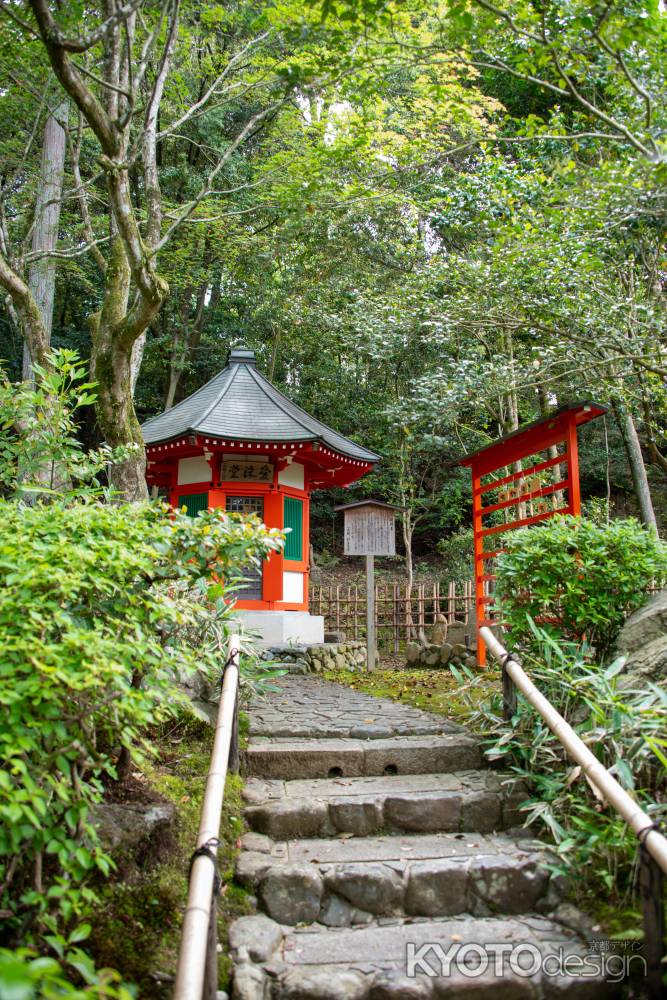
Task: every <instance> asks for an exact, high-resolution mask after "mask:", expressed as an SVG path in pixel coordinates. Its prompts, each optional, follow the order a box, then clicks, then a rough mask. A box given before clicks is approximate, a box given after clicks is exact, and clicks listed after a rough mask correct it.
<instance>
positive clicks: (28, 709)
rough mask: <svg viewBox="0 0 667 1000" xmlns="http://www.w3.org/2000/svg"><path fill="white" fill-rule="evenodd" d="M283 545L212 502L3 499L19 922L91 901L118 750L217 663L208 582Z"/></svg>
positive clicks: (3, 777)
mask: <svg viewBox="0 0 667 1000" xmlns="http://www.w3.org/2000/svg"><path fill="white" fill-rule="evenodd" d="M277 544H278V541H277V539H276V535H275V533H273V535H272V536H269V535H268V534H267V532H266V530H265V529H264V528H262V527H260V526H259V525H258V524H252V523H249V522H243V521H242V520H241V518H240V517H238V516H232V515H227V514H226V513H224V512H223V511H220V510H216V511H207V512H205V513H203V514H201V515H199V516H198V517H197V518H189V517H187V516H186V515H184V514H182V513H180V512H177V513H173V512H172V511H171V510H169V509H167V508H166V507H163V506H161V505H155V504H152V505H151V504H134V505H127V506H108V505H102V504H100V503H97V502H86V501H79V502H76V503H74V504H71V505H65V504H63V503H60V502H58V503H52V504H49V505H46V504H43V503H38V504H36V505H35V506H34V507H28V508H26V507H23V506H21V505H19V504H15V503H8V502H6V501H4V502H2V501H0V572H1V573H2V575H3V579H4V587H3V588H2V592H1V594H0V630H1V633H2V654H3V655H2V666H1V668H0V669H1V671H2V692H1V693H0V704H2V709H3V712H2V715H3V720H2V725H1V727H0V755H1V757H2V761H3V767H2V770H0V819H1V826H0V858H2V864H3V868H2V870H3V880H4V881H5V888H4V895H3V899H2V902H1V905H2V906H3V907H4V908H8V909H10V910H11V911H12V912H14V913H15V914H16V918H15V921H14V925H15V927H17V928H18V927H19V926H20V923H21V919H22V917H21V915H22V914H24V913H25V912H26V911H28V912H30V911H32V912H34V915H35V917H36V918H37V919H38V920H41V921H43V922H44V923H45V924H46V925H47V926H53V927H55V925H56V915H58V916H59V917H60V918H61V919H62V920H63V921H65V922H67V921H72V920H74V919H76V917H77V916H78V915H79V914H80V913H81V912H82V909H83V908H84V906H85V905H87V904H89V903H90V894H89V892H88V890H87V889H86V884H85V883H86V878H87V876H89V875H90V873H91V872H92V871H94V870H95V869H98V870H101V871H102V872H103V873H108V871H109V869H110V861H109V858H108V857H107V856H106V855H105V854H104V853H102V852H101V851H100V849H99V845H98V843H97V838H96V835H95V831H94V828H93V826H92V824H91V807H93V806H94V804H95V803H96V802H98V801H99V800H100V798H101V795H102V789H103V785H102V781H103V779H104V778H107V779H113V778H114V776H115V763H116V760H117V758H118V753H119V751H120V750H121V748H127V749H128V750H131V751H132V752H133V753H139V752H141V750H142V749H146V744H145V740H144V732H145V729H146V727H147V726H148V725H149V724H153V723H155V722H156V721H158V720H159V719H161V718H163V717H164V716H165V714H167V713H169V712H170V711H171V710H172V708H173V706H174V703H175V700H177V696H176V693H175V690H174V678H175V677H177V676H179V675H181V676H182V675H183V674H184V673H185V674H187V673H188V672H192V671H194V670H196V669H202V668H209V669H214V668H215V667H216V666H217V667H219V665H220V662H221V659H222V656H223V651H222V650H221V649H220V648H219V646H218V644H217V643H215V644H210V643H207V642H206V641H203V640H206V639H207V638H209V637H210V634H211V631H212V629H213V626H214V624H215V623H217V622H219V620H220V619H221V617H224V616H225V615H226V614H227V613H228V610H227V606H226V605H225V604H224V601H223V598H224V587H223V584H222V583H221V582H215V580H216V578H217V579H218V580H222V579H223V578H225V577H227V578H229V577H230V575H234V574H235V573H236V572H237V571H238V567H239V566H241V565H242V564H243V563H244V562H245V561H247V560H248V559H253V558H255V559H256V558H260V557H262V556H264V555H265V554H266V553H267V552H268V551H269V549H271V548H275V547H276V546H277ZM212 581H213V582H212ZM37 873H39V874H37Z"/></svg>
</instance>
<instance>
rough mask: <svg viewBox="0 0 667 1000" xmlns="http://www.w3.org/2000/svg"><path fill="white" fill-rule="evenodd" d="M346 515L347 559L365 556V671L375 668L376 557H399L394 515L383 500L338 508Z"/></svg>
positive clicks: (349, 504)
mask: <svg viewBox="0 0 667 1000" xmlns="http://www.w3.org/2000/svg"><path fill="white" fill-rule="evenodd" d="M336 510H342V511H343V512H344V514H345V547H344V551H345V555H346V556H366V667H367V669H368V670H372V669H373V667H374V666H375V661H376V652H377V644H376V637H375V556H394V555H396V524H395V513H396V511H397V510H402V508H401V507H395V506H394V505H393V504H389V503H383V501H382V500H359V501H357V503H348V504H343V506H342V507H336Z"/></svg>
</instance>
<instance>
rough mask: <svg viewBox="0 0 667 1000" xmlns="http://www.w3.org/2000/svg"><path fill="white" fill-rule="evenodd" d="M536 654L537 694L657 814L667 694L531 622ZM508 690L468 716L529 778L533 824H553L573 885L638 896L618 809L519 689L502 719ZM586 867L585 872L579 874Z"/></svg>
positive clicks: (531, 670)
mask: <svg viewBox="0 0 667 1000" xmlns="http://www.w3.org/2000/svg"><path fill="white" fill-rule="evenodd" d="M531 630H532V634H533V638H534V653H531V654H530V655H529V656H527V657H526V659H525V660H524V667H525V669H526V671H527V672H528V674H529V675H530V678H531V680H532V681H533V682H534V683H535V684H536V685H537V687H538V688H539V690H540V692H541V693H542V694H543V695H544V696H545V697H546V698H547V699H548V700H549V701H550V702H551V704H552V705H553V706H554V708H556V710H557V711H558V712H560V713H561V715H563V716H564V717H565V719H566V720H567V721H568V722H569V723H570V725H571V726H572V727H573V728H574V729H575V731H576V732H577V734H578V736H579V737H580V738H581V739H582V740H583V741H584V743H585V744H586V745H587V746H588V748H589V749H590V750H591V751H592V752H593V753H594V754H595V755H596V757H597V758H598V760H600V762H601V763H602V764H604V766H605V767H607V768H608V770H609V771H610V772H611V773H612V774H613V775H614V777H615V778H616V779H617V780H618V781H619V782H620V784H621V785H623V787H624V788H626V789H628V790H629V791H631V792H632V793H633V794H634V795H636V796H637V797H638V799H639V800H640V802H641V804H642V806H643V808H644V809H646V810H647V811H648V812H649V813H650V814H652V815H653V816H654V817H655V819H656V820H657V819H660V818H662V816H663V815H664V812H665V808H664V805H663V806H656V805H655V802H656V799H657V798H659V794H658V790H659V789H660V788H661V787H664V781H665V777H667V767H666V764H667V761H666V760H665V757H664V755H663V753H662V751H661V749H660V747H661V743H662V735H661V734H663V733H664V730H665V725H666V724H667V694H665V692H664V691H663V690H662V689H661V688H659V687H658V686H656V685H654V684H649V685H642V689H641V690H635V689H633V688H630V687H628V686H627V685H624V684H623V683H622V668H623V665H624V661H623V660H622V659H620V660H616V661H614V662H613V663H612V664H610V665H609V666H607V667H606V668H601V667H600V666H599V665H597V664H595V663H591V658H590V649H588V648H587V647H583V648H582V647H579V646H577V645H576V644H574V643H568V642H557V641H555V640H554V639H553V637H552V636H551V635H550V634H549V633H548V632H547V631H546V630H544V629H541V628H538V627H537V626H535V625H532V626H531ZM501 701H502V698H501V694H500V692H498V693H497V694H496V695H495V697H493V698H491V699H489V700H488V701H487V702H486V703H484V704H482V705H479V703H478V706H477V708H476V710H475V711H473V713H472V714H471V722H472V723H473V724H474V725H477V726H479V727H480V728H481V729H483V730H485V731H486V734H487V738H486V741H485V743H486V753H487V755H488V756H489V757H490V758H491V759H492V760H496V759H497V760H503V762H504V764H505V765H509V767H510V768H511V769H512V770H513V771H515V773H516V774H518V775H519V776H520V777H521V778H523V779H524V780H525V781H526V782H527V784H528V787H529V789H530V797H529V799H527V801H526V802H525V804H524V805H523V807H522V808H523V810H524V812H525V814H526V822H527V823H536V824H537V825H538V827H539V826H542V827H544V828H546V830H548V832H549V834H550V835H551V837H552V838H553V840H554V842H555V845H556V850H557V852H558V855H559V858H560V863H559V864H560V870H562V871H563V873H565V874H566V875H569V876H574V878H573V881H572V884H573V888H574V890H575V892H578V893H580V894H585V893H589V894H590V895H591V896H594V895H595V894H596V893H597V894H599V893H600V892H602V893H603V894H604V898H611V899H612V901H613V902H614V903H617V902H618V901H619V900H621V899H623V897H624V896H625V897H632V894H633V892H634V886H633V874H634V861H635V856H636V849H637V839H636V837H635V836H634V834H633V833H632V832H631V831H629V830H628V827H627V824H625V823H624V822H622V821H621V820H620V819H619V817H618V816H617V814H616V813H615V811H614V810H613V809H610V808H608V807H607V806H605V804H604V803H603V802H602V801H601V800H600V799H599V798H598V796H596V795H595V793H594V792H593V791H592V789H591V787H590V786H589V784H588V782H587V781H586V779H585V776H584V774H583V773H582V770H581V768H580V767H578V766H572V762H571V761H568V758H567V755H566V754H565V751H564V750H563V747H562V744H561V743H560V741H559V740H558V738H557V737H556V736H554V734H553V733H552V732H551V730H550V729H549V728H548V726H547V725H546V723H545V722H543V721H542V719H541V717H540V716H539V715H538V714H537V712H536V711H535V710H534V708H533V707H532V706H531V705H529V704H527V703H526V702H525V701H524V700H523V698H522V697H521V695H519V698H518V707H517V712H516V714H515V716H514V717H513V719H512V720H511V721H510V722H505V721H504V720H503V719H502V717H501ZM582 871H586V872H587V873H588V875H587V877H586V879H581V878H580V877H579V875H580V873H581V872H582Z"/></svg>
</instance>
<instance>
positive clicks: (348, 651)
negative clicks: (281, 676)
mask: <svg viewBox="0 0 667 1000" xmlns="http://www.w3.org/2000/svg"><path fill="white" fill-rule="evenodd" d="M262 659H264V660H273V661H275V663H276V664H277V665H278V666H280V667H282V668H283V669H285V670H287V671H288V672H289V673H290V674H311V673H312V674H319V673H322V671H323V670H363V669H364V668H365V666H366V646H365V644H364V643H363V642H354V641H350V642H317V643H313V644H312V645H310V646H305V645H303V646H292V645H290V646H268V647H267V648H266V649H265V650H263V651H262Z"/></svg>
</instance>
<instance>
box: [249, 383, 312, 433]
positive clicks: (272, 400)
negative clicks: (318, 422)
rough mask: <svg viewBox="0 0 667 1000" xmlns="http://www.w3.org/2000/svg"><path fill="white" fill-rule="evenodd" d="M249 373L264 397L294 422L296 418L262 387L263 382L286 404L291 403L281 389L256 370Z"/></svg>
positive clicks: (294, 404)
mask: <svg viewBox="0 0 667 1000" xmlns="http://www.w3.org/2000/svg"><path fill="white" fill-rule="evenodd" d="M248 371H249V373H250V375H251V376H252V378H253V379H254V381H255V383H256V384H257V386H258V388H259V389H261V390H262V392H263V393H264V395H265V396H266V398H267V399H269V400H271V402H273V403H275V404H276V406H277V407H278V408H279V409H280V410H282V411H283V413H284V414H285V416H286V417H289V418H290V419H291V420H294V419H295V417H294V416H293V415H292V414H291V413H290V412H289V410H288V409H287V408H286V407H285V406H283V405H282V403H281V401H280V400H279V399H274V398H273V397H272V396H271V395H269V393H268V392H267V391H266V389H265V388H264V386H263V385H262V382H265V383H266V385H268V386H269V388H270V389H273V391H274V392H276V393H278V395H279V396H280V397H281V398H282V399H284V400H285V402H286V403H290V402H291V400H289V399H288V398H287V396H285V395H283V393H282V392H281V391H280V389H276V387H275V385H273V383H272V382H269V380H268V378H264V376H263V375H262V374H261V372H258V371H257V369H256V368H255V369H254V370H253V369H252V368H248ZM255 376H257V377H255ZM292 405H293V406H297V404H296V403H293V404H292ZM297 409H301V407H299V406H297ZM301 412H302V413H306V411H305V410H302V411H301ZM306 416H308V414H307V413H306ZM306 430H310V428H309V427H306ZM311 433H312V431H311Z"/></svg>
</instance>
